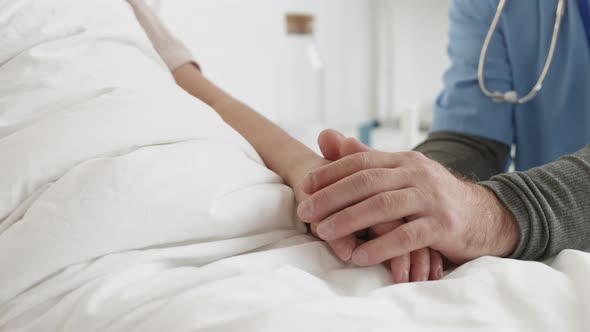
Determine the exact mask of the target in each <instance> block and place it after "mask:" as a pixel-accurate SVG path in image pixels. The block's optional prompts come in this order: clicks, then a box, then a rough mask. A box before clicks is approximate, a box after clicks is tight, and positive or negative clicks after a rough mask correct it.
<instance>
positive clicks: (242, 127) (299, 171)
mask: <svg viewBox="0 0 590 332" xmlns="http://www.w3.org/2000/svg"><path fill="white" fill-rule="evenodd" d="M128 2H129V4H130V5H131V7H132V8H133V11H134V12H135V16H136V17H137V19H138V21H139V23H140V24H141V26H142V27H143V29H144V30H145V32H146V34H147V35H148V37H149V38H150V40H151V41H152V44H153V45H154V47H155V48H156V51H158V54H159V55H160V57H161V58H162V60H164V62H165V63H166V65H167V66H168V68H169V69H170V71H171V72H172V73H173V75H174V78H175V79H176V82H177V83H178V85H180V86H181V87H182V88H183V89H184V90H186V91H187V92H189V93H190V94H192V95H193V96H195V97H197V98H199V99H200V100H202V101H204V102H205V103H207V104H209V106H211V107H212V108H213V109H215V111H217V113H219V115H221V117H222V118H223V120H225V122H227V123H228V124H229V125H230V126H232V127H233V128H234V129H236V130H237V131H238V132H239V133H240V134H241V135H242V136H243V137H244V138H246V140H248V141H249V142H250V144H252V145H253V146H254V148H255V149H256V151H258V153H259V154H260V156H261V157H262V159H263V160H264V162H265V163H266V165H267V166H268V168H270V169H272V170H273V171H275V172H276V173H277V174H279V175H280V176H281V177H283V179H285V181H286V182H287V184H288V185H290V186H291V187H293V188H295V185H296V184H299V183H300V182H301V180H302V179H303V176H305V174H306V173H307V172H308V171H310V170H312V169H313V168H315V167H319V166H321V165H322V164H323V163H324V162H325V161H324V159H322V158H320V157H319V156H317V155H316V154H315V153H313V151H311V150H310V149H308V148H307V147H305V146H304V145H303V144H301V143H300V142H298V141H297V140H295V139H293V138H291V137H290V136H289V135H287V134H286V133H285V132H284V131H283V130H281V129H280V128H279V127H277V126H276V125H274V124H273V123H272V122H270V121H268V120H267V119H266V118H264V117H263V116H262V115H260V114H258V113H256V112H255V111H253V110H252V109H251V108H250V107H248V106H247V105H245V104H244V103H242V102H240V101H239V100H237V99H235V98H233V97H232V96H230V95H229V94H228V93H226V92H225V91H223V90H222V89H220V88H219V87H217V86H216V85H215V84H213V83H212V82H211V81H209V80H208V79H207V78H205V76H203V74H202V73H201V71H200V70H199V67H198V65H197V64H196V62H195V61H194V59H193V57H192V55H191V52H190V51H189V50H188V49H187V48H186V46H185V45H184V44H183V43H182V42H180V41H179V40H177V39H176V38H175V37H174V35H172V34H171V33H170V32H169V31H168V29H167V28H166V26H165V25H164V24H162V22H160V20H159V19H158V17H157V16H156V15H155V14H154V13H153V12H152V11H151V10H150V8H149V7H148V6H147V5H146V4H145V3H144V2H143V0H128ZM295 189H297V188H295ZM301 193H302V192H301V191H299V190H296V194H298V196H299V197H298V198H301Z"/></svg>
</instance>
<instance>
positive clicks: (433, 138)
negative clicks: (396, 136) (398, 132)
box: [415, 132, 510, 181]
mask: <svg viewBox="0 0 590 332" xmlns="http://www.w3.org/2000/svg"><path fill="white" fill-rule="evenodd" d="M415 150H416V151H419V152H422V153H424V154H425V155H426V156H428V157H429V158H430V159H433V160H436V161H438V162H439V163H441V164H443V165H444V166H446V167H448V168H450V169H452V170H453V171H455V172H456V173H459V174H461V175H463V176H464V177H466V178H468V179H470V180H474V181H483V180H488V179H489V178H491V177H492V176H494V175H496V174H500V173H502V172H504V167H505V165H506V161H507V160H508V156H509V153H510V149H509V147H508V146H506V145H505V144H503V143H499V142H496V141H492V140H489V139H485V138H480V137H476V136H470V135H463V134H458V133H453V132H436V133H433V134H431V135H430V136H429V137H428V139H427V140H426V141H425V142H424V143H422V144H420V145H419V146H417V147H416V149H415Z"/></svg>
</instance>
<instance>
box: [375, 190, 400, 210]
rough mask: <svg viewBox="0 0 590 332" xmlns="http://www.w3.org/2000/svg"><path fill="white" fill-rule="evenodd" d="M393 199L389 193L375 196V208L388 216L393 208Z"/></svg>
mask: <svg viewBox="0 0 590 332" xmlns="http://www.w3.org/2000/svg"><path fill="white" fill-rule="evenodd" d="M395 204H396V202H395V198H394V196H393V194H391V193H389V192H385V193H380V194H377V195H376V196H375V205H376V208H377V209H378V210H379V211H381V212H382V213H384V214H388V213H389V212H390V211H391V210H393V209H394V208H395Z"/></svg>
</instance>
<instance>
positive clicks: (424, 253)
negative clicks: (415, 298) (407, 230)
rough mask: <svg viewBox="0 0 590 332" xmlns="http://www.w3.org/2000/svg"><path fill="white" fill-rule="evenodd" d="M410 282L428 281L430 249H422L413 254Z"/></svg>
mask: <svg viewBox="0 0 590 332" xmlns="http://www.w3.org/2000/svg"><path fill="white" fill-rule="evenodd" d="M411 258H412V267H411V269H410V281H412V282H415V281H427V280H428V277H429V275H430V249H428V248H422V249H418V250H415V251H413V252H412V253H411Z"/></svg>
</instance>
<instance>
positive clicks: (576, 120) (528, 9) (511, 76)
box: [432, 0, 590, 170]
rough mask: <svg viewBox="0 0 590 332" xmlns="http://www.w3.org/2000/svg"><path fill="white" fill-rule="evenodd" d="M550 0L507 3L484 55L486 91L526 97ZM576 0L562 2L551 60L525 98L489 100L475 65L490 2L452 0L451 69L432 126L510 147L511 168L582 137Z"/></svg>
mask: <svg viewBox="0 0 590 332" xmlns="http://www.w3.org/2000/svg"><path fill="white" fill-rule="evenodd" d="M557 2H558V1H557V0H539V1H508V4H507V6H506V9H505V11H504V14H503V16H502V19H501V21H500V24H499V27H498V30H497V31H496V34H495V35H494V38H493V40H492V42H491V45H490V48H489V52H488V57H487V60H486V71H485V79H486V84H487V86H488V89H489V90H491V91H502V92H504V91H509V90H515V91H517V92H518V95H519V96H520V97H522V96H524V95H526V94H527V93H528V92H529V91H530V90H531V88H532V87H533V86H534V84H535V83H536V82H537V80H538V78H539V75H540V73H541V70H542V68H543V66H544V64H545V60H546V59H547V53H548V51H549V45H550V43H551V35H552V33H553V27H554V23H555V11H556V8H557ZM578 5H579V4H578V0H568V1H567V8H566V14H565V16H564V18H563V23H562V28H561V32H560V34H559V41H558V43H557V49H556V51H555V58H554V61H553V66H552V67H551V70H550V71H549V74H548V77H547V79H546V80H545V84H544V87H543V89H542V90H541V92H540V93H539V94H538V95H537V97H536V98H535V99H534V100H532V101H531V102H529V103H526V104H519V105H514V104H507V103H495V102H493V101H491V100H490V99H489V98H488V97H486V96H485V95H484V94H483V93H482V92H481V90H480V89H479V84H478V80H477V66H478V62H479V55H480V52H481V48H482V45H483V41H484V39H485V36H486V34H487V32H488V29H489V27H490V24H491V22H492V19H493V17H494V14H495V13H496V8H497V6H498V0H477V1H474V0H455V1H453V4H452V6H451V9H450V12H449V15H450V20H451V24H450V25H451V26H450V45H449V50H448V52H449V56H450V58H451V63H452V64H451V67H450V69H449V70H448V71H447V73H446V74H445V77H444V83H445V89H444V91H443V92H442V94H441V95H440V96H439V98H438V99H437V102H436V108H435V116H434V122H433V128H432V131H433V132H434V131H453V132H459V133H464V134H470V135H476V136H480V137H484V138H488V139H492V140H496V141H499V142H502V143H505V144H506V145H508V146H511V145H512V144H515V145H516V159H515V160H514V162H515V166H516V169H517V170H526V169H529V168H531V167H535V166H539V165H543V164H547V163H549V162H552V161H554V160H556V159H558V158H559V157H560V156H563V155H566V154H570V153H573V152H575V151H577V150H580V149H581V148H583V147H584V146H585V145H586V144H588V143H590V45H589V43H588V39H587V36H586V31H585V29H584V23H583V20H582V18H581V15H580V10H579V6H578Z"/></svg>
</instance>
